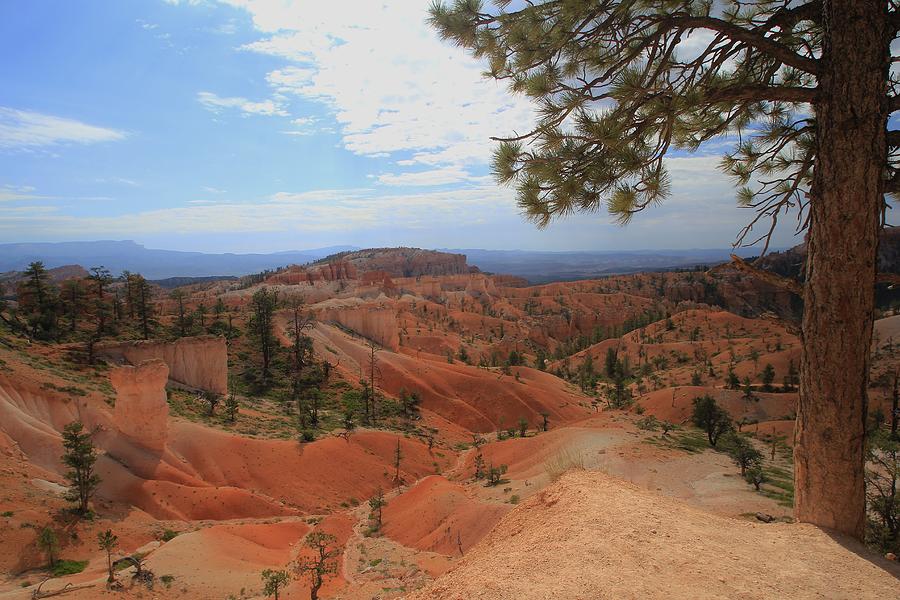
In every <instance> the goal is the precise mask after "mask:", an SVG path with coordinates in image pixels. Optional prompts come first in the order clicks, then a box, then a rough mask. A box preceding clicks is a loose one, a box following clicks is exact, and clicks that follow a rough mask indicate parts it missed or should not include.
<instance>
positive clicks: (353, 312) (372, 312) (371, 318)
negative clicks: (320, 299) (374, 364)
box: [318, 306, 400, 352]
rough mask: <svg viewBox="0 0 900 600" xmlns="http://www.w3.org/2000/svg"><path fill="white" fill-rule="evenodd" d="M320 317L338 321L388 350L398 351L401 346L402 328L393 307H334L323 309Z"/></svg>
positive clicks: (324, 319) (323, 319)
mask: <svg viewBox="0 0 900 600" xmlns="http://www.w3.org/2000/svg"><path fill="white" fill-rule="evenodd" d="M318 319H319V320H320V321H326V322H329V321H330V322H332V323H337V324H338V325H341V326H343V327H345V328H347V329H350V330H351V331H353V332H355V333H357V334H359V335H361V336H362V337H364V338H366V339H369V340H372V341H373V342H375V343H377V344H379V345H381V346H383V347H384V348H387V349H388V350H392V351H395V352H396V351H397V349H398V348H399V347H400V330H399V328H398V327H397V315H396V313H395V312H394V310H393V309H390V308H380V307H367V306H360V307H356V308H332V309H328V310H324V311H322V312H321V313H320V314H319V315H318Z"/></svg>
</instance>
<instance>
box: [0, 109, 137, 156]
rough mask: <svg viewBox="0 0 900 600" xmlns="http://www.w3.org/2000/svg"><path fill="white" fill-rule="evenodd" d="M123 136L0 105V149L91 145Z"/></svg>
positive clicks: (112, 130) (78, 122)
mask: <svg viewBox="0 0 900 600" xmlns="http://www.w3.org/2000/svg"><path fill="white" fill-rule="evenodd" d="M125 137H126V134H125V132H123V131H117V130H115V129H108V128H105V127H97V126H95V125H88V124H87V123H82V122H81V121H76V120H75V119H67V118H65V117H56V116H53V115H45V114H42V113H37V112H32V111H27V110H18V109H15V108H8V107H5V106H0V148H38V147H43V146H55V145H59V144H94V143H99V142H114V141H119V140H123V139H125Z"/></svg>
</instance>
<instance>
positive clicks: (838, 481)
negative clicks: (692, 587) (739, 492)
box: [794, 0, 890, 539]
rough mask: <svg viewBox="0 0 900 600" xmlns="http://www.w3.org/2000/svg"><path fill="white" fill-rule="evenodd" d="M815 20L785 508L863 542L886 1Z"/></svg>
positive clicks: (837, 0)
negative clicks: (820, 33) (789, 500)
mask: <svg viewBox="0 0 900 600" xmlns="http://www.w3.org/2000/svg"><path fill="white" fill-rule="evenodd" d="M824 28H825V32H824V47H823V53H822V58H821V61H820V62H821V73H820V75H819V97H818V100H817V101H816V103H815V113H816V121H817V131H816V135H817V145H818V150H817V152H818V154H817V159H816V165H815V174H814V179H813V185H812V190H811V194H810V230H809V238H808V250H809V252H808V255H807V263H806V283H805V287H804V311H803V334H802V335H803V354H802V357H801V377H800V404H799V408H798V411H797V425H796V440H795V441H796V444H795V447H794V478H795V490H796V492H795V494H796V495H795V512H796V517H797V519H798V520H799V521H805V522H808V523H813V524H816V525H819V526H822V527H826V528H829V529H833V530H836V531H839V532H842V533H846V534H849V535H851V536H853V537H855V538H857V539H862V537H863V534H864V529H865V514H866V513H865V488H864V485H865V484H864V462H865V459H864V455H865V448H864V445H865V420H866V404H867V397H866V389H867V387H868V372H869V354H870V346H871V341H872V324H873V310H874V302H875V275H876V262H877V251H878V233H879V230H880V216H881V211H882V203H883V198H884V196H883V189H884V187H883V179H882V178H883V176H884V166H885V164H886V160H887V157H886V153H887V146H886V137H885V128H886V125H887V117H888V107H887V99H886V86H885V81H886V78H887V69H888V61H889V56H890V53H889V39H890V37H889V34H888V31H887V30H888V23H887V3H886V2H883V1H882V0H830V1H826V2H825V4H824Z"/></svg>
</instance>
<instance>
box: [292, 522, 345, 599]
mask: <svg viewBox="0 0 900 600" xmlns="http://www.w3.org/2000/svg"><path fill="white" fill-rule="evenodd" d="M336 542H337V538H335V537H334V536H333V535H331V534H328V533H324V532H322V531H314V532H312V533H310V534H309V535H307V536H306V547H307V548H310V549H311V550H313V556H312V557H311V558H310V557H307V558H302V559H300V560H299V561H297V564H296V567H295V571H296V573H297V575H299V576H301V577H302V576H304V575H305V576H306V577H308V578H309V600H318V598H319V590H320V589H321V588H322V584H323V583H325V579H326V578H327V577H328V576H330V575H333V574H335V573H337V561H336V560H335V558H336V557H337V556H338V554H340V550H339V549H338V548H336V547H334V544H335V543H336Z"/></svg>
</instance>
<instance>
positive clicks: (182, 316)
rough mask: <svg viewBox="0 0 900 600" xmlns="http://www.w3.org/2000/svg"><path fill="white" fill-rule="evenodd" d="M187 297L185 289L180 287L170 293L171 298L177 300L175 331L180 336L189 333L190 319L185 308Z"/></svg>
mask: <svg viewBox="0 0 900 600" xmlns="http://www.w3.org/2000/svg"><path fill="white" fill-rule="evenodd" d="M186 297H187V295H186V294H185V293H184V291H182V290H179V289H175V290H172V293H171V294H169V298H171V299H172V300H174V301H175V331H176V334H177V335H178V337H185V336H186V335H187V334H188V319H187V314H186V313H185V308H184V300H185V298H186Z"/></svg>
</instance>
